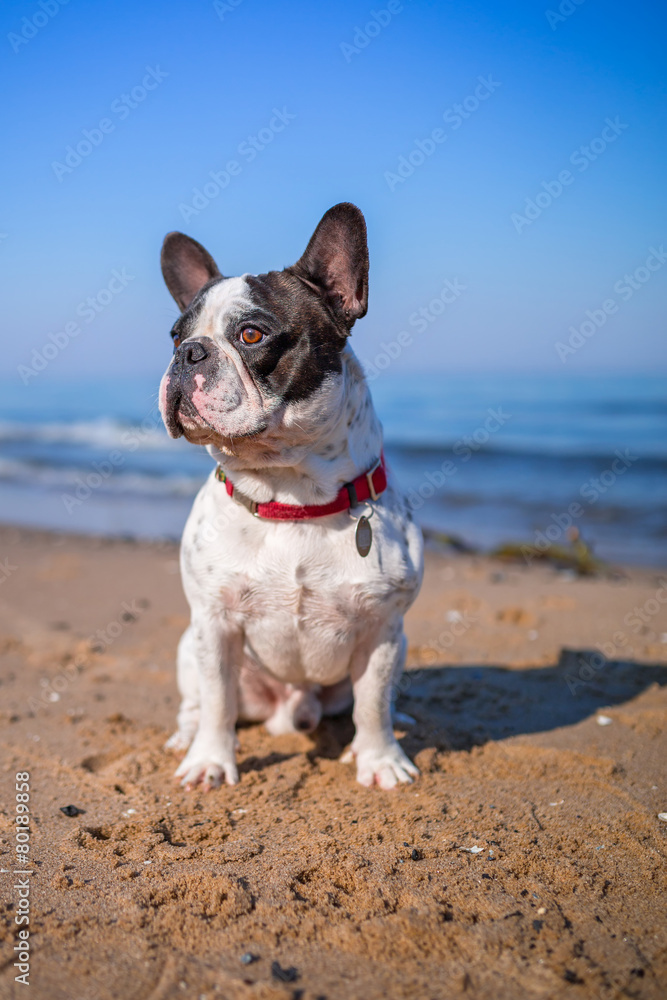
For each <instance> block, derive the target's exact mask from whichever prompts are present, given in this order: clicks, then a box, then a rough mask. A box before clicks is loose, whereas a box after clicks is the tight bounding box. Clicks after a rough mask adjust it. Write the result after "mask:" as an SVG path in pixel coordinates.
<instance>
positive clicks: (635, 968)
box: [0, 527, 667, 1000]
mask: <svg viewBox="0 0 667 1000" xmlns="http://www.w3.org/2000/svg"><path fill="white" fill-rule="evenodd" d="M177 558H178V555H177V549H176V547H175V546H173V545H171V544H158V543H148V542H147V543H135V542H129V541H110V540H105V539H100V538H88V537H75V536H67V535H58V534H47V533H43V532H36V531H35V532H33V531H27V530H19V529H15V528H9V527H8V528H3V529H0V560H2V570H1V573H2V583H1V585H0V650H1V651H2V667H1V669H0V692H1V698H0V718H1V720H2V725H1V731H2V769H1V771H0V776H1V780H2V785H1V787H2V811H1V818H0V867H1V868H2V869H3V873H2V875H0V878H1V879H2V882H0V885H1V886H2V895H1V899H2V904H3V909H2V946H1V949H0V958H1V960H2V968H1V971H0V996H1V997H3V998H5V997H6V998H14V997H20V996H24V995H28V996H33V997H38V998H40V1000H41V998H44V1000H46V998H48V1000H61V998H62V1000H72V998H76V1000H110V998H120V997H124V998H132V1000H140V998H141V1000H144V998H145V1000H149V998H150V1000H167V998H177V997H188V998H189V997H192V998H202V997H207V998H213V997H218V996H219V997H225V998H234V1000H236V998H261V1000H268V998H276V1000H277V998H292V1000H299V998H301V1000H316V998H326V1000H348V998H357V997H359V998H361V997H363V998H364V1000H375V998H377V997H391V998H411V1000H412V998H419V1000H421V998H424V1000H441V998H442V1000H444V998H448V997H452V996H454V997H458V996H465V997H470V998H475V1000H477V998H479V1000H497V998H505V997H506V998H508V1000H509V998H523V997H528V998H552V997H553V998H558V997H563V996H567V997H570V996H571V997H573V998H589V997H590V998H604V1000H607V998H615V997H637V998H644V997H645V998H658V997H663V996H664V995H665V975H666V974H667V951H666V946H667V925H666V923H665V919H664V912H665V911H664V901H665V889H666V888H667V875H666V873H665V854H666V849H667V822H664V821H662V820H660V819H659V818H658V814H660V813H665V812H667V788H666V783H665V771H666V766H665V761H666V760H667V735H666V734H667V686H666V685H667V604H666V603H663V602H664V601H665V600H666V599H667V589H661V588H663V587H664V586H665V578H666V577H667V573H666V574H661V573H660V572H659V571H657V570H630V569H626V570H620V569H618V568H617V571H616V572H615V573H614V574H611V575H608V576H604V577H598V578H595V579H592V578H576V577H574V575H573V574H572V573H571V572H563V571H559V570H557V569H555V568H553V567H550V566H546V565H539V566H538V565H535V566H530V567H529V566H527V565H525V564H503V563H501V562H498V561H491V560H489V559H487V558H482V557H470V556H454V557H446V556H444V555H440V554H437V553H434V552H432V553H429V555H428V559H427V572H426V579H425V584H424V587H423V590H422V594H421V596H420V598H419V599H418V601H417V603H416V605H415V606H414V608H413V610H412V611H411V613H410V614H409V616H408V619H407V631H408V638H409V644H410V645H409V661H408V663H409V670H408V672H407V673H406V675H405V678H404V681H403V685H402V686H403V692H402V695H401V698H400V699H399V706H398V707H399V709H400V710H401V711H402V712H405V713H409V715H411V716H413V717H414V719H415V720H416V722H415V724H414V725H412V726H405V727H404V728H402V729H401V730H400V734H401V735H402V745H403V746H404V748H405V749H406V751H407V752H408V753H409V754H410V756H411V757H412V758H413V759H414V760H415V761H416V763H417V764H418V766H419V768H420V769H421V777H420V779H419V780H418V782H416V783H415V784H414V785H412V786H409V787H401V788H399V789H398V790H396V791H394V792H391V793H383V792H381V791H379V790H378V789H371V790H368V789H365V788H362V787H361V786H360V785H358V784H357V783H356V782H355V778H354V768H353V767H352V766H350V765H343V764H341V763H339V762H338V760H337V758H338V757H339V756H340V754H341V753H342V751H343V750H344V748H345V746H346V745H347V744H348V743H349V741H350V739H351V735H352V726H351V721H350V719H349V718H341V719H335V720H327V721H326V722H325V723H324V724H322V725H321V727H320V728H319V730H318V731H317V732H316V733H315V734H314V736H313V737H308V736H303V735H294V736H284V737H279V738H275V737H270V736H269V735H268V734H267V733H266V732H265V731H264V729H263V728H261V727H259V726H248V727H245V728H242V729H241V730H240V732H239V737H240V743H241V749H240V753H239V760H240V771H241V781H240V783H239V784H238V785H237V786H236V787H234V788H231V789H230V788H223V789H221V790H219V791H216V792H212V793H210V794H208V795H205V794H203V793H202V792H199V791H194V792H191V793H189V794H186V792H185V791H183V790H182V789H181V788H180V787H179V786H178V785H177V784H175V783H174V782H173V780H172V775H173V771H174V769H175V766H176V758H174V756H173V755H171V754H169V753H168V752H166V751H165V750H164V749H163V744H164V742H165V740H166V738H167V737H168V736H169V735H170V733H171V732H172V730H173V727H174V719H175V713H176V708H177V691H176V679H175V669H174V653H175V647H176V643H177V640H178V637H179V635H180V633H181V631H182V629H183V628H184V626H185V625H186V623H187V607H186V604H185V600H184V597H183V594H182V591H181V586H180V578H179V575H178V562H177ZM661 599H662V600H661ZM600 649H603V650H604V651H605V653H606V654H607V656H606V657H603V656H602V655H601V653H600V652H599V650H600ZM25 772H28V773H29V775H30V779H29V784H30V800H29V807H30V817H31V823H30V854H29V857H30V871H31V872H32V874H31V875H30V876H29V877H28V878H29V918H30V923H29V930H30V939H29V940H30V962H29V965H30V971H29V982H30V987H31V992H30V993H28V994H25V992H24V987H23V985H22V984H21V983H17V982H15V978H14V977H15V975H16V974H17V973H16V969H15V967H14V964H13V963H14V961H15V952H14V945H15V943H16V942H18V941H20V939H19V938H18V936H17V935H18V933H19V929H20V925H17V924H16V922H15V916H16V914H17V912H18V907H19V895H18V892H17V890H15V889H13V888H12V887H13V885H14V884H15V883H14V881H13V879H14V878H15V877H16V876H14V875H13V874H12V872H13V871H14V866H15V857H16V855H15V853H14V852H15V843H16V842H15V829H16V827H15V815H16V814H15V805H14V799H15V780H16V779H15V775H16V774H17V773H20V774H23V773H25ZM67 806H75V807H76V810H67V811H68V812H75V813H76V814H75V815H66V814H65V813H64V812H63V807H67ZM77 810H78V812H77Z"/></svg>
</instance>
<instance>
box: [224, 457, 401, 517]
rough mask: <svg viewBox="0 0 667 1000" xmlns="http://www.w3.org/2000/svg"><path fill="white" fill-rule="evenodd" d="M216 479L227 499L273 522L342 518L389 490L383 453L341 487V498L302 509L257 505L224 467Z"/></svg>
mask: <svg viewBox="0 0 667 1000" xmlns="http://www.w3.org/2000/svg"><path fill="white" fill-rule="evenodd" d="M215 478H216V479H217V480H218V481H219V482H221V483H224V484H225V488H226V490H227V493H228V495H229V496H230V497H231V498H232V499H233V500H236V502H237V503H240V504H241V505H242V506H243V507H247V509H248V510H249V511H250V513H251V514H254V515H255V517H265V518H267V519H269V520H271V521H306V520H309V519H310V518H315V517H328V515H329V514H339V513H340V511H342V510H348V509H349V508H350V507H356V506H357V504H360V503H363V502H364V501H365V500H377V498H378V497H379V496H380V494H381V493H384V491H385V490H386V488H387V468H386V465H385V461H384V452H383V453H382V454H381V455H380V457H379V459H378V460H377V462H376V463H375V464H374V465H373V466H372V467H371V468H370V469H369V470H368V472H364V473H362V475H360V476H357V478H356V479H355V480H353V482H351V483H345V484H344V485H343V486H341V488H340V490H339V491H338V495H337V496H336V498H335V500H332V501H331V503H324V504H309V505H308V504H307V505H306V506H304V507H299V506H297V505H296V504H289V503H277V502H276V501H275V500H269V501H268V503H257V502H256V501H255V500H251V499H250V497H247V496H246V495H245V493H241V491H240V490H237V489H236V487H235V486H234V484H233V483H232V482H230V480H229V479H228V477H227V476H226V474H225V472H224V471H223V469H222V467H221V466H218V468H217V469H216V470H215Z"/></svg>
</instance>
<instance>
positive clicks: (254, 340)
mask: <svg viewBox="0 0 667 1000" xmlns="http://www.w3.org/2000/svg"><path fill="white" fill-rule="evenodd" d="M263 339H264V334H263V333H262V331H261V330H256V329H255V327H254V326H246V328H245V329H244V330H241V340H242V341H243V343H244V344H259V342H260V340H263Z"/></svg>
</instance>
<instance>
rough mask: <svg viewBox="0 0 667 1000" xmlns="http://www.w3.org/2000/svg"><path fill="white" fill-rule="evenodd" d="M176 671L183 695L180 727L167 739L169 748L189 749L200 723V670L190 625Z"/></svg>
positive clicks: (181, 644) (177, 657)
mask: <svg viewBox="0 0 667 1000" xmlns="http://www.w3.org/2000/svg"><path fill="white" fill-rule="evenodd" d="M176 671H177V680H178V690H179V692H180V695H181V707H180V709H179V711H178V717H177V720H176V721H177V725H178V729H177V730H176V732H175V733H174V735H173V736H170V737H169V739H168V740H167V742H166V744H165V747H166V748H167V749H168V750H187V749H188V747H189V746H190V744H191V743H192V741H193V739H194V735H195V733H196V732H197V726H198V725H199V706H200V701H201V696H200V693H199V672H198V670H197V659H196V656H195V649H194V642H193V636H192V629H191V628H190V627H188V628H187V629H186V630H185V632H184V633H183V635H182V636H181V641H180V642H179V644H178V653H177V654H176Z"/></svg>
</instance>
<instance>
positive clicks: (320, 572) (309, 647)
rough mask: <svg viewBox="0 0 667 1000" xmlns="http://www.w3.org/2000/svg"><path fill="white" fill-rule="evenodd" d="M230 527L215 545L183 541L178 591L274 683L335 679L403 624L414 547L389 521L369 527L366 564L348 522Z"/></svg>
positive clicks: (238, 514) (415, 579) (412, 587)
mask: <svg viewBox="0 0 667 1000" xmlns="http://www.w3.org/2000/svg"><path fill="white" fill-rule="evenodd" d="M194 513H195V512H194V511H193V514H194ZM233 519H234V524H233V525H230V526H229V529H228V530H226V531H225V532H224V534H223V536H222V537H221V538H220V540H219V541H218V542H217V543H216V544H215V545H213V546H203V545H202V543H201V540H200V539H198V538H197V537H196V533H195V534H194V535H193V537H192V538H190V537H188V533H186V537H185V539H184V554H183V570H184V580H185V583H186V590H188V591H189V594H188V596H189V597H190V598H191V600H192V599H194V600H195V601H196V602H197V603H200V602H201V601H202V600H203V601H204V603H205V604H206V605H207V606H209V607H211V609H212V610H213V609H214V608H215V606H216V605H217V606H218V608H219V609H220V610H221V611H222V612H223V613H224V614H225V615H226V616H228V618H229V620H230V621H233V622H234V623H235V624H236V625H238V627H240V628H242V630H243V632H244V636H245V642H246V650H247V653H248V655H249V656H250V658H251V659H254V660H255V661H256V662H257V663H259V664H260V665H261V666H262V667H264V668H265V669H266V670H268V671H269V672H270V673H272V674H273V675H274V676H275V677H277V678H278V679H280V680H284V681H289V682H292V683H299V682H304V681H310V682H313V683H323V684H332V683H335V682H336V681H338V680H341V679H342V678H343V677H344V676H346V674H347V673H348V672H349V666H350V661H351V658H352V656H353V654H354V652H355V649H356V648H358V647H359V645H360V644H361V643H362V642H364V641H365V640H367V639H368V637H369V636H372V635H373V633H374V632H377V630H378V629H379V628H380V627H381V626H382V624H383V623H384V622H386V621H387V620H388V619H391V618H392V617H393V615H394V614H399V615H402V614H403V613H404V612H405V610H406V609H407V607H408V606H409V604H410V603H411V601H412V598H413V596H414V594H415V592H416V589H417V587H418V583H419V560H420V553H419V552H418V551H417V548H418V542H416V546H417V548H415V546H414V545H413V546H411V545H410V538H406V537H405V536H404V535H403V534H402V532H401V530H400V526H398V525H397V524H396V523H395V522H396V519H395V517H392V516H391V515H390V514H389V513H387V512H384V513H383V515H381V514H380V513H379V512H378V515H377V517H374V518H373V521H374V522H375V527H376V530H375V537H374V540H373V546H372V548H371V552H370V554H369V555H368V556H367V557H366V558H362V557H361V556H360V555H359V553H358V551H357V548H356V545H355V541H354V530H355V524H354V522H353V521H352V519H351V518H349V516H348V515H340V516H339V517H338V518H337V519H336V522H335V524H334V525H332V526H331V527H330V528H326V527H324V525H322V524H313V523H304V524H286V523H280V524H276V523H268V524H267V523H266V522H258V521H256V520H253V519H252V518H251V517H250V515H248V513H247V511H245V510H243V509H240V510H238V511H237V510H234V512H233ZM186 546H187V548H186Z"/></svg>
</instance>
